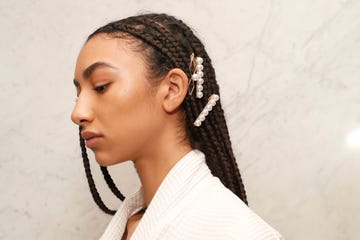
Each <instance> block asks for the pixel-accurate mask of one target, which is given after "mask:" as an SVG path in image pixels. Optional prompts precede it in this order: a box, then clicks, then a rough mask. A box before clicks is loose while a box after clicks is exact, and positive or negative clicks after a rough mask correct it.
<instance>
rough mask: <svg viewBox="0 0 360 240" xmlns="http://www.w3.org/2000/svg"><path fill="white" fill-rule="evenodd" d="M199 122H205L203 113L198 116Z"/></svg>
mask: <svg viewBox="0 0 360 240" xmlns="http://www.w3.org/2000/svg"><path fill="white" fill-rule="evenodd" d="M199 120H200V121H201V122H202V121H204V120H205V116H204V115H203V113H201V114H200V116H199Z"/></svg>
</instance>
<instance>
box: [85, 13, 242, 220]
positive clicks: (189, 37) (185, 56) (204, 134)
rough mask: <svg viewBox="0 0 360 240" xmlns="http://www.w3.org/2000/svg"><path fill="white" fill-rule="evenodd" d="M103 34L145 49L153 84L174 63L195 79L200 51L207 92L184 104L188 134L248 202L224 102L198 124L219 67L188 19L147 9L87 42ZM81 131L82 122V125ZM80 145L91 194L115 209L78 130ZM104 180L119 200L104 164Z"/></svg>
mask: <svg viewBox="0 0 360 240" xmlns="http://www.w3.org/2000/svg"><path fill="white" fill-rule="evenodd" d="M100 33H105V34H107V35H109V36H111V37H114V38H122V39H125V40H127V41H128V42H129V45H130V46H131V47H133V50H134V51H139V52H141V53H142V54H143V55H144V57H145V59H146V65H147V66H146V67H147V70H148V74H150V75H151V77H152V78H151V79H152V80H151V82H150V84H156V80H155V79H161V78H160V77H161V76H164V75H165V74H166V73H167V72H168V71H169V70H171V69H172V68H180V69H182V70H183V71H184V72H185V73H186V75H187V77H188V78H189V79H190V78H191V74H192V73H191V72H190V69H189V63H190V55H191V54H192V53H194V54H195V56H201V57H202V58H203V66H204V70H203V72H204V77H203V78H204V79H205V82H204V85H203V86H204V89H203V94H204V97H203V98H201V99H197V98H196V97H195V96H194V95H195V94H192V95H190V94H187V95H186V97H185V99H184V101H183V103H182V108H183V109H184V111H185V124H186V137H187V138H188V139H189V141H190V144H191V147H192V148H196V149H199V150H201V151H202V152H203V153H204V154H205V157H206V163H207V165H208V166H209V168H210V170H211V172H212V174H213V175H215V176H216V177H218V178H219V179H220V180H221V182H222V183H223V184H224V185H225V186H226V187H227V188H228V189H230V190H231V191H232V192H233V193H234V194H236V195H237V196H238V197H239V198H240V199H241V200H242V201H243V202H244V203H246V204H248V202H247V197H246V192H245V188H244V184H243V182H242V179H241V175H240V172H239V169H238V166H237V163H236V159H235V156H234V153H233V150H232V146H231V141H230V136H229V132H228V128H227V125H226V121H225V117H224V111H223V109H222V106H221V103H220V101H219V102H218V103H217V105H216V107H215V108H214V109H213V110H212V111H211V113H210V114H209V115H208V116H207V117H206V121H204V122H203V124H202V125H201V127H195V126H194V125H193V122H194V121H195V119H196V118H197V116H198V115H199V113H200V112H201V111H202V109H203V107H204V106H205V105H206V103H207V98H208V97H209V96H210V95H211V94H213V93H216V94H218V95H220V93H219V85H218V84H217V82H216V77H215V70H214V68H213V66H212V64H211V59H210V58H209V56H208V54H207V52H206V51H205V47H204V45H203V44H202V43H201V41H200V40H199V39H198V38H197V37H196V36H195V35H194V33H193V31H192V30H191V29H190V27H188V26H187V25H186V24H185V23H184V22H182V21H181V20H179V19H176V18H175V17H173V16H169V15H167V14H154V13H152V14H144V15H138V16H133V17H129V18H126V19H122V20H119V21H115V22H111V23H109V24H107V25H105V26H103V27H101V28H99V29H97V30H96V31H95V32H94V33H92V34H91V35H90V36H89V37H88V39H87V41H89V40H90V39H91V38H92V37H94V36H95V35H97V34H100ZM79 130H80V132H81V127H80V129H79ZM80 146H81V150H82V157H83V162H84V167H85V172H86V176H87V179H88V183H89V187H90V191H91V194H92V196H93V198H94V200H95V202H96V203H97V205H98V206H99V207H100V209H102V210H103V211H104V212H105V213H108V214H114V213H115V211H114V210H110V209H109V208H107V207H106V206H105V204H104V202H103V201H102V199H101V197H100V195H99V193H98V191H97V189H96V186H95V183H94V180H93V178H92V175H91V171H90V164H89V159H88V157H87V153H86V148H85V142H84V140H83V139H82V137H81V135H80ZM101 171H102V173H103V175H104V178H105V181H106V183H107V184H108V186H109V188H110V189H111V191H112V192H113V193H114V194H115V195H116V196H117V197H118V198H119V199H120V200H121V201H123V200H124V198H125V197H124V196H123V194H122V193H121V192H120V191H119V190H118V188H117V187H116V185H115V183H114V181H113V180H112V178H111V176H110V174H109V172H108V170H107V168H106V167H104V166H101Z"/></svg>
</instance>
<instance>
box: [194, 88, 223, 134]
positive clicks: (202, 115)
mask: <svg viewBox="0 0 360 240" xmlns="http://www.w3.org/2000/svg"><path fill="white" fill-rule="evenodd" d="M219 99H220V97H219V95H217V94H213V95H211V96H210V97H209V101H208V103H207V104H206V106H205V107H204V109H203V110H202V111H201V113H200V114H199V116H198V117H197V119H196V120H195V121H194V125H195V126H196V127H200V126H201V123H202V122H203V121H204V120H205V118H206V116H207V115H208V114H209V112H210V111H211V110H212V109H213V107H215V105H216V102H217V101H218V100H219Z"/></svg>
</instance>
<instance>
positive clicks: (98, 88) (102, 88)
mask: <svg viewBox="0 0 360 240" xmlns="http://www.w3.org/2000/svg"><path fill="white" fill-rule="evenodd" d="M108 86H109V83H107V84H103V85H100V86H97V87H94V91H95V92H98V93H103V92H104V91H105V90H106V89H107V87H108Z"/></svg>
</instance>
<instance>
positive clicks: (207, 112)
mask: <svg viewBox="0 0 360 240" xmlns="http://www.w3.org/2000/svg"><path fill="white" fill-rule="evenodd" d="M203 115H204V116H205V117H206V116H207V115H209V111H206V109H204V111H203Z"/></svg>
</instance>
